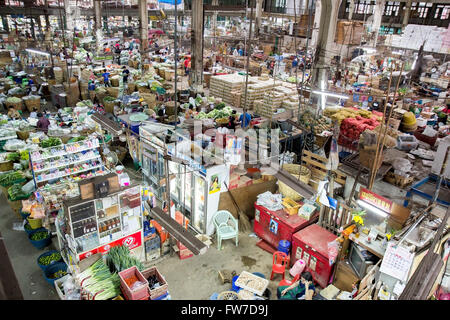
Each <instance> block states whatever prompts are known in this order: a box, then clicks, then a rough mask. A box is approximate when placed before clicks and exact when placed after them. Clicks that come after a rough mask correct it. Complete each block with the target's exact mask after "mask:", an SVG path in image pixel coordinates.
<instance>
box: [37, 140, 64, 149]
mask: <svg viewBox="0 0 450 320" xmlns="http://www.w3.org/2000/svg"><path fill="white" fill-rule="evenodd" d="M60 144H62V142H61V139H59V138H48V139H45V140H43V141H42V142H41V143H40V144H39V146H40V147H41V148H49V147H55V146H59V145H60Z"/></svg>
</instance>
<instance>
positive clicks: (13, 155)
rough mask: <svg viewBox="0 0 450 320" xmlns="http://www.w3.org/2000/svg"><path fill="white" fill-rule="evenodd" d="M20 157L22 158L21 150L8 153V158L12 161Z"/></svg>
mask: <svg viewBox="0 0 450 320" xmlns="http://www.w3.org/2000/svg"><path fill="white" fill-rule="evenodd" d="M19 159H20V153H19V152H11V153H8V155H7V156H6V160H8V161H12V162H16V161H18V160H19Z"/></svg>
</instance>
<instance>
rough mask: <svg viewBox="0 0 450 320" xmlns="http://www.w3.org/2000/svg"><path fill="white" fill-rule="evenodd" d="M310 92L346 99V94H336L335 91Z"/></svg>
mask: <svg viewBox="0 0 450 320" xmlns="http://www.w3.org/2000/svg"><path fill="white" fill-rule="evenodd" d="M312 93H315V94H320V95H323V96H327V97H335V98H340V99H348V97H347V96H344V95H341V94H337V93H330V92H325V91H313V92H312Z"/></svg>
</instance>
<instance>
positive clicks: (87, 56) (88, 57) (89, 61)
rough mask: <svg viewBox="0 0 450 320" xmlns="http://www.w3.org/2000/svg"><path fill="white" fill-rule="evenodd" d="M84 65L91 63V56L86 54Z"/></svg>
mask: <svg viewBox="0 0 450 320" xmlns="http://www.w3.org/2000/svg"><path fill="white" fill-rule="evenodd" d="M86 63H92V59H91V56H90V55H89V52H86Z"/></svg>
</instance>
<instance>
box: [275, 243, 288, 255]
mask: <svg viewBox="0 0 450 320" xmlns="http://www.w3.org/2000/svg"><path fill="white" fill-rule="evenodd" d="M290 247H291V243H290V242H289V241H288V240H280V242H278V251H281V252H284V253H286V254H287V255H289V249H290Z"/></svg>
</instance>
